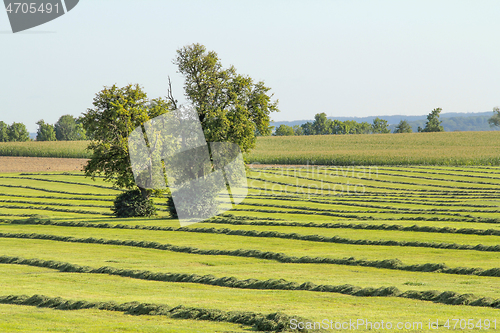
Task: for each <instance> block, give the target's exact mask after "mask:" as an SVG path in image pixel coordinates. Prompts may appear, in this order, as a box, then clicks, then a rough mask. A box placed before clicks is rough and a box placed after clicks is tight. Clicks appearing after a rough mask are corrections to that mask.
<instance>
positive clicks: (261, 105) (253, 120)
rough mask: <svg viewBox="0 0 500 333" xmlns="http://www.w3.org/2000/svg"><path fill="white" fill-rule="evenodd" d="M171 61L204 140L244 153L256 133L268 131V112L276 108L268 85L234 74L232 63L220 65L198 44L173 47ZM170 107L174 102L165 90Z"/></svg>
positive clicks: (216, 58)
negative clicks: (174, 54)
mask: <svg viewBox="0 0 500 333" xmlns="http://www.w3.org/2000/svg"><path fill="white" fill-rule="evenodd" d="M173 63H174V64H175V65H177V66H178V72H179V73H181V74H182V75H183V76H184V79H185V81H184V92H185V96H186V99H187V100H188V102H189V103H190V104H192V105H193V107H194V108H195V109H196V111H197V112H198V117H199V119H200V122H201V125H202V128H203V131H204V133H205V138H206V140H207V142H233V143H236V144H238V145H239V146H240V148H241V150H242V151H244V152H248V151H249V150H250V149H252V148H253V147H255V142H256V134H259V135H269V134H271V126H270V116H269V115H270V113H271V112H275V111H278V101H277V100H276V101H272V100H271V98H272V96H273V95H272V94H269V91H270V90H271V88H269V87H266V86H265V85H264V82H261V81H259V82H254V80H253V79H252V78H251V77H249V76H244V75H241V74H238V73H237V72H236V69H235V68H234V66H230V67H228V68H223V66H222V63H221V61H220V59H219V57H218V55H217V53H215V52H214V51H207V49H206V47H205V46H203V45H201V44H192V45H188V46H184V47H182V48H180V49H178V50H177V57H176V58H175V59H174V61H173ZM168 97H169V99H170V102H171V103H172V105H173V107H174V108H175V107H177V101H176V100H175V98H174V97H173V94H172V90H171V89H170V90H169V94H168Z"/></svg>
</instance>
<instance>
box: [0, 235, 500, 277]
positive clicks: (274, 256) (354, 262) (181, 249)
mask: <svg viewBox="0 0 500 333" xmlns="http://www.w3.org/2000/svg"><path fill="white" fill-rule="evenodd" d="M0 238H15V239H36V240H50V241H57V242H68V243H82V244H102V245H114V246H126V247H137V248H144V249H155V250H161V251H171V252H178V253H190V254H196V255H208V256H221V255H222V256H235V257H247V258H257V259H266V260H275V261H277V262H280V263H301V264H304V263H310V264H334V265H350V266H364V267H375V268H384V269H395V270H403V271H414V272H415V271H416V272H440V273H446V274H459V275H478V276H495V277H497V276H500V268H490V269H483V268H477V267H476V268H470V267H469V268H467V267H455V268H449V267H447V266H446V264H442V263H439V264H437V263H434V264H433V263H425V264H414V265H404V264H403V263H402V262H401V261H400V260H398V259H385V260H358V259H355V258H353V257H350V258H343V259H335V258H331V257H310V256H304V257H296V256H290V255H286V254H284V253H276V252H271V251H261V250H250V249H237V250H220V249H210V250H207V249H200V248H196V247H189V246H177V245H172V244H160V243H158V242H150V241H144V240H143V241H133V240H118V239H103V238H100V239H96V238H93V237H90V238H75V237H67V236H66V237H65V236H56V235H43V234H35V233H31V234H12V233H0Z"/></svg>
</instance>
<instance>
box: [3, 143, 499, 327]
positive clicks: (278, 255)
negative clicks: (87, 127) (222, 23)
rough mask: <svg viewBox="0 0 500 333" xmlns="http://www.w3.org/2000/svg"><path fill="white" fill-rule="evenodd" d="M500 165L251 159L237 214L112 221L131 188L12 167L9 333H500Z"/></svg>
mask: <svg viewBox="0 0 500 333" xmlns="http://www.w3.org/2000/svg"><path fill="white" fill-rule="evenodd" d="M367 137H381V138H382V137H383V136H367ZM275 139H277V138H265V140H270V141H272V140H275ZM279 139H283V138H279ZM268 146H271V144H268ZM499 174H500V168H499V167H491V166H474V167H470V166H461V167H457V166H455V167H452V166H407V167H402V166H399V167H396V166H385V167H382V166H379V167H372V168H368V167H352V166H351V167H344V168H342V167H321V168H319V167H307V168H292V167H289V168H261V169H252V170H251V171H249V173H248V179H249V186H250V191H249V195H248V197H247V198H246V199H245V201H244V202H243V203H242V204H241V205H239V206H237V207H236V208H235V209H233V210H232V211H230V213H231V214H227V215H223V216H220V217H217V218H213V219H211V220H208V221H205V222H203V223H198V224H194V225H191V226H189V227H186V228H179V226H178V222H177V221H176V220H172V219H170V218H169V217H168V214H167V211H166V206H165V202H164V200H163V199H155V201H156V203H157V206H158V207H159V216H158V217H156V218H150V219H139V218H135V219H117V218H113V217H112V216H110V207H111V205H112V200H113V198H114V196H115V195H116V194H118V193H119V191H118V190H116V189H113V188H111V187H110V186H109V184H107V183H104V182H102V181H101V180H100V179H97V181H96V182H93V181H91V180H90V179H87V178H85V177H84V176H83V175H82V174H81V173H36V174H35V173H32V174H19V173H9V174H0V188H1V189H2V191H0V220H1V221H2V222H1V223H0V272H1V273H2V274H0V287H1V290H2V291H1V292H0V311H1V313H2V314H5V315H4V316H2V321H0V331H1V332H10V331H36V332H49V331H50V332H53V331H71V332H102V331H128V332H136V331H140V332H195V331H196V332H245V331H249V330H253V331H280V330H282V329H284V328H286V326H287V325H288V328H289V329H290V328H293V327H290V326H289V324H290V322H291V320H292V319H293V318H295V320H297V321H304V320H309V321H316V322H318V321H321V320H323V319H328V320H332V321H333V323H335V322H338V323H342V322H348V321H349V320H353V321H356V320H358V319H359V320H364V322H366V321H369V322H371V323H372V325H374V323H380V322H381V321H382V320H383V321H384V323H388V322H390V323H391V324H392V325H394V327H393V328H395V326H396V325H397V324H398V323H403V325H404V324H405V323H407V328H406V329H404V328H403V329H401V330H396V329H395V331H401V332H427V331H431V330H430V329H428V323H429V320H431V321H433V322H435V321H436V320H439V323H440V324H441V325H442V324H444V323H445V321H446V319H450V320H451V321H450V325H451V327H453V325H454V323H458V324H457V325H458V326H456V327H455V328H456V329H455V330H460V331H463V332H469V331H478V332H479V331H484V330H485V324H488V325H489V327H490V328H489V330H488V331H498V330H500V316H499V313H500V312H499V311H500V260H499V259H498V258H499V255H500V253H499V252H500V242H499V240H500V215H499V212H500V209H499V203H500V194H499V192H498V187H499V185H500V175H499ZM23 295H24V296H23ZM37 295H38V296H37ZM4 318H6V319H4ZM452 319H464V320H465V321H462V322H460V321H458V322H453V321H452ZM468 319H473V323H474V326H477V327H476V328H474V329H468V328H466V326H467V320H468ZM419 323H422V327H419V326H418V325H419ZM464 323H466V324H465V325H466V326H465V329H460V325H462V326H463V325H464ZM479 323H481V326H482V328H481V329H480V328H479V327H478V324H479ZM469 325H470V323H469ZM494 325H497V328H496V329H493V327H494ZM375 327H376V326H375ZM358 328H359V329H358V330H357V331H360V332H368V331H370V332H386V331H387V329H382V328H379V329H376V328H374V329H372V330H368V329H367V328H366V326H363V325H362V326H360V327H358ZM462 328H464V327H462ZM445 329H446V328H443V327H442V326H441V330H445ZM326 331H331V330H326Z"/></svg>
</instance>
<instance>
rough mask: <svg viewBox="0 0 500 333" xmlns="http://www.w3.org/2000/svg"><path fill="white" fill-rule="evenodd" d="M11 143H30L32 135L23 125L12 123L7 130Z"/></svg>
mask: <svg viewBox="0 0 500 333" xmlns="http://www.w3.org/2000/svg"><path fill="white" fill-rule="evenodd" d="M7 133H8V136H9V141H16V142H24V141H29V139H30V134H29V133H28V130H27V129H26V125H24V124H23V123H12V125H10V126H9V127H8V129H7Z"/></svg>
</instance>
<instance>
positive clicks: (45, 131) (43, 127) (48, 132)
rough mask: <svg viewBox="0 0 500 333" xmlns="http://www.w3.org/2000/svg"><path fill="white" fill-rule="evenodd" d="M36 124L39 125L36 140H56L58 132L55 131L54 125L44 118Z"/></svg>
mask: <svg viewBox="0 0 500 333" xmlns="http://www.w3.org/2000/svg"><path fill="white" fill-rule="evenodd" d="M36 124H37V125H38V131H37V133H36V141H56V132H55V131H54V126H52V125H50V124H46V123H45V121H43V119H42V120H39V121H38V122H37V123H36Z"/></svg>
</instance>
